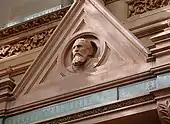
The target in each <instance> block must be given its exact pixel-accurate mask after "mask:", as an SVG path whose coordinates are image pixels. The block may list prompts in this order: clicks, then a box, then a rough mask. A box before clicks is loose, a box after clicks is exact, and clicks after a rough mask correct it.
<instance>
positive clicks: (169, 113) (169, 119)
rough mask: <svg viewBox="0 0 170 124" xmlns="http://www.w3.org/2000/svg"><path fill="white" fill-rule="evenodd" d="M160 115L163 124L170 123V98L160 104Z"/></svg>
mask: <svg viewBox="0 0 170 124" xmlns="http://www.w3.org/2000/svg"><path fill="white" fill-rule="evenodd" d="M157 110H158V115H159V118H160V120H161V122H162V123H163V124H170V99H168V100H166V101H165V103H164V104H162V103H159V104H158V108H157Z"/></svg>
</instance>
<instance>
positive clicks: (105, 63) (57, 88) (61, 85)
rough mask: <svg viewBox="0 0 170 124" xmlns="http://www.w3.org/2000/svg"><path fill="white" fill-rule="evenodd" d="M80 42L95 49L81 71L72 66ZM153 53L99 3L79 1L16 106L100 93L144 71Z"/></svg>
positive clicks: (23, 84) (27, 76)
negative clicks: (144, 65) (99, 90)
mask: <svg viewBox="0 0 170 124" xmlns="http://www.w3.org/2000/svg"><path fill="white" fill-rule="evenodd" d="M77 39H84V40H85V41H88V42H89V43H90V44H91V49H92V53H91V54H90V57H89V58H88V59H87V58H86V59H87V60H86V61H85V62H84V64H83V66H80V69H79V70H77V69H75V68H74V67H73V64H72V61H73V55H72V53H73V50H74V47H73V46H74V44H75V41H77ZM75 49H76V48H75ZM89 49H90V48H89ZM86 52H89V50H88V51H86ZM148 54H149V52H148V50H147V49H146V48H145V47H144V46H143V45H142V44H141V43H140V42H139V41H138V39H137V38H136V37H135V36H134V35H132V34H131V33H130V32H129V31H128V30H126V29H125V28H124V27H123V26H122V25H121V24H120V23H119V21H118V20H117V19H116V18H115V17H114V16H113V15H112V14H111V13H109V12H108V11H107V10H106V9H105V7H104V6H103V5H102V4H101V3H100V2H98V0H85V1H83V0H82V1H81V2H77V3H74V4H73V5H72V7H71V8H70V10H69V11H68V12H67V14H66V15H65V17H64V18H63V19H62V21H61V22H60V24H59V26H58V27H57V28H56V29H55V31H54V32H53V34H52V36H51V38H50V39H49V40H48V42H47V43H46V45H45V46H44V48H43V50H42V51H41V53H40V54H39V55H38V57H37V58H36V60H35V61H34V62H33V64H32V66H31V67H30V68H29V69H28V71H27V72H26V74H25V75H24V76H23V78H22V79H21V81H20V83H19V85H18V86H17V87H16V88H15V90H14V94H15V97H16V101H15V102H14V103H12V102H11V108H12V107H14V106H20V105H24V104H28V103H33V102H36V101H41V100H45V99H48V98H54V97H55V99H59V100H61V99H69V98H71V97H73V96H74V95H75V96H78V95H81V94H84V92H86V91H87V92H86V93H90V92H95V91H97V90H98V87H102V86H104V85H105V86H106V85H107V84H108V85H109V82H110V81H113V80H118V79H120V78H123V77H127V76H130V75H133V74H136V73H141V72H142V71H143V70H145V69H144V68H143V66H142V67H140V66H139V65H141V64H144V63H146V60H147V58H148ZM76 60H77V59H75V61H76ZM76 64H77V63H76ZM81 65H82V64H81ZM76 67H77V65H76ZM23 101H24V102H23Z"/></svg>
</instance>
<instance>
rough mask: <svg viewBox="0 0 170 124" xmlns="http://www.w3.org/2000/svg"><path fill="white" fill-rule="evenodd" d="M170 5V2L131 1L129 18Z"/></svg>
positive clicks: (169, 0)
mask: <svg viewBox="0 0 170 124" xmlns="http://www.w3.org/2000/svg"><path fill="white" fill-rule="evenodd" d="M169 4H170V0H130V1H128V8H129V15H128V17H130V16H134V15H137V14H142V13H144V12H147V11H151V10H154V9H158V8H160V7H163V6H167V5H169Z"/></svg>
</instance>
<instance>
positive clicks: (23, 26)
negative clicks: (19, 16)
mask: <svg viewBox="0 0 170 124" xmlns="http://www.w3.org/2000/svg"><path fill="white" fill-rule="evenodd" d="M69 8H70V6H69V7H66V8H63V9H61V10H58V11H56V12H52V13H50V14H46V15H43V16H40V17H37V18H34V19H32V20H29V21H26V22H23V23H20V24H17V25H14V26H11V27H8V28H5V29H2V30H0V40H1V39H4V38H6V37H9V36H12V35H14V34H16V33H19V32H22V31H25V30H28V29H31V28H35V27H38V26H40V25H42V24H46V23H48V22H50V21H54V20H60V19H61V18H62V17H63V16H64V15H65V14H66V12H67V11H68V9H69ZM7 49H8V48H7Z"/></svg>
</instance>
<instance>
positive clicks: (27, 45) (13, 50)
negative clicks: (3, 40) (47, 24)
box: [0, 29, 54, 59]
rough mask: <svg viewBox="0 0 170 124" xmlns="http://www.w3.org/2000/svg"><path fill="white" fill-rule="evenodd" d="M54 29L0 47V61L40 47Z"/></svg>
mask: <svg viewBox="0 0 170 124" xmlns="http://www.w3.org/2000/svg"><path fill="white" fill-rule="evenodd" d="M53 31H54V29H50V30H47V31H44V32H41V33H39V34H34V35H33V36H30V37H27V38H24V39H22V40H19V41H17V42H15V43H13V44H10V43H9V44H5V45H1V46H0V59H3V58H6V57H10V56H12V55H16V54H18V53H22V52H25V51H28V50H31V49H34V48H37V47H40V46H43V45H44V44H45V43H46V41H47V40H48V38H49V37H50V36H51V34H52V32H53Z"/></svg>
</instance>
